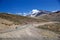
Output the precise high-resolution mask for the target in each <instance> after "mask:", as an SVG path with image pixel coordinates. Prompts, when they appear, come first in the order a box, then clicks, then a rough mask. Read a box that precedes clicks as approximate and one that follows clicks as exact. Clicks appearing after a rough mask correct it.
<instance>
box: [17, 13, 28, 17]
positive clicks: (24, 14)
mask: <svg viewBox="0 0 60 40" xmlns="http://www.w3.org/2000/svg"><path fill="white" fill-rule="evenodd" d="M16 14H17V15H22V16H26V15H27V13H16Z"/></svg>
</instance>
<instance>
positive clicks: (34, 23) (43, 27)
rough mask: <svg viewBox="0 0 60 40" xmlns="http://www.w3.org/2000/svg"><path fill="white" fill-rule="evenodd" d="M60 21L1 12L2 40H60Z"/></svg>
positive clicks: (0, 32) (0, 35)
mask: <svg viewBox="0 0 60 40" xmlns="http://www.w3.org/2000/svg"><path fill="white" fill-rule="evenodd" d="M59 24H60V22H58V21H50V20H47V19H46V20H45V19H44V18H40V17H36V18H35V17H27V16H26V17H25V16H20V15H13V14H7V13H0V40H60V25H59Z"/></svg>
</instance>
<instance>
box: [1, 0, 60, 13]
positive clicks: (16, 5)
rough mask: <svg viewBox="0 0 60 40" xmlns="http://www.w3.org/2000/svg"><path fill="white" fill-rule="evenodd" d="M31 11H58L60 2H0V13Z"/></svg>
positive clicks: (43, 0) (23, 0) (22, 0)
mask: <svg viewBox="0 0 60 40" xmlns="http://www.w3.org/2000/svg"><path fill="white" fill-rule="evenodd" d="M32 9H39V10H48V11H54V10H60V0H0V12H10V13H20V12H29V11H31V10H32Z"/></svg>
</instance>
